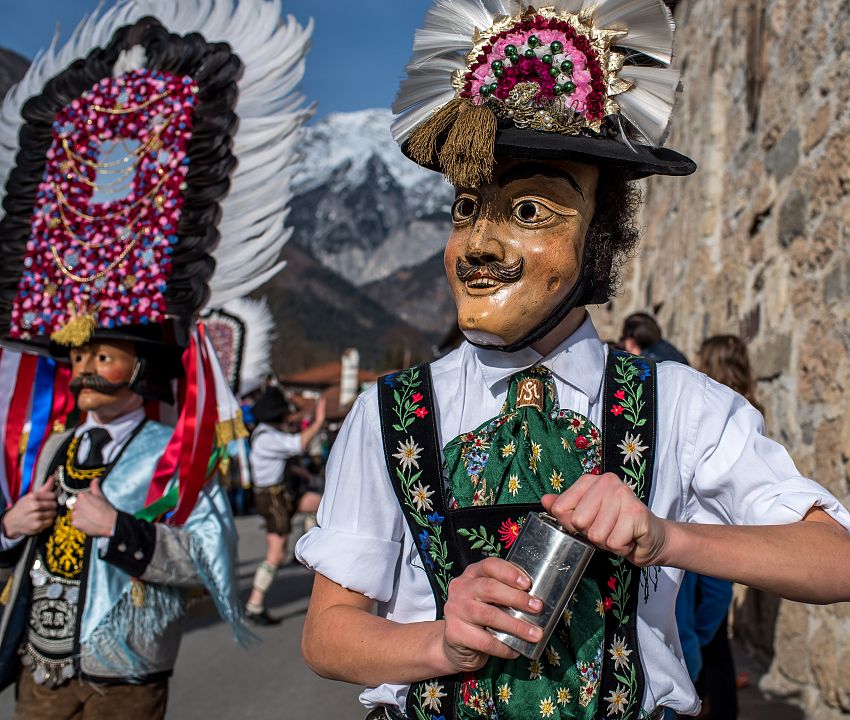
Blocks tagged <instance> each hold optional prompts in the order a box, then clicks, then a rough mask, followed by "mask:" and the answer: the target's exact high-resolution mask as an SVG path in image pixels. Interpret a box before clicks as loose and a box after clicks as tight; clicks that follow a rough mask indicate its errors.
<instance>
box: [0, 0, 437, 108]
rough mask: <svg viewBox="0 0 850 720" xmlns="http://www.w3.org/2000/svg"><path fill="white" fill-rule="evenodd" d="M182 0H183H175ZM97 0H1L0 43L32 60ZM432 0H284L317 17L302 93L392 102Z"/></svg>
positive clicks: (304, 15)
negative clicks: (58, 29) (57, 34)
mask: <svg viewBox="0 0 850 720" xmlns="http://www.w3.org/2000/svg"><path fill="white" fill-rule="evenodd" d="M172 1H173V2H180V0H172ZM97 4H98V2H97V0H30V2H28V3H22V2H14V1H13V0H3V2H2V5H3V22H2V24H0V46H3V47H7V48H10V49H12V50H15V51H16V52H18V53H20V54H21V55H24V56H25V57H28V58H32V57H33V55H35V53H36V52H37V51H38V50H39V49H40V48H42V47H44V46H46V45H47V44H49V43H50V40H51V38H52V36H53V33H54V31H55V29H56V27H57V24H58V26H59V28H60V31H61V35H62V37H63V38H65V37H67V36H68V34H69V33H70V32H71V30H72V29H73V28H74V27H75V26H76V24H77V23H78V22H79V21H80V19H81V18H82V17H83V16H84V15H85V14H87V13H89V12H91V11H92V10H94V8H96V7H97ZM430 4H431V0H350V1H348V0H324V1H322V0H283V8H284V12H285V13H289V14H292V15H294V16H295V17H296V18H298V20H299V21H301V22H302V23H305V22H307V20H308V19H309V18H310V17H313V18H314V20H315V30H314V33H313V47H312V49H311V50H310V54H309V55H308V56H307V74H306V77H305V79H304V83H303V90H304V94H305V95H306V96H307V97H308V98H309V99H310V100H316V101H318V103H319V108H318V116H319V117H321V116H323V115H326V114H327V113H330V112H344V111H349V110H360V109H363V108H370V107H389V105H390V104H391V103H392V100H393V97H394V96H395V91H396V88H397V86H398V81H399V79H400V77H401V74H402V71H403V69H404V64H405V62H407V59H408V57H409V55H410V48H411V46H412V44H413V33H414V32H415V30H416V28H417V27H419V25H420V24H421V23H422V19H423V18H424V16H425V12H426V11H427V9H428V7H429V6H430Z"/></svg>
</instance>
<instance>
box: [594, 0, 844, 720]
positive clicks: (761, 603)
mask: <svg viewBox="0 0 850 720" xmlns="http://www.w3.org/2000/svg"><path fill="white" fill-rule="evenodd" d="M676 20H677V24H678V27H679V33H678V38H677V44H678V48H679V56H678V59H677V62H678V63H679V64H680V66H681V67H682V68H683V70H684V73H683V82H684V87H685V93H684V94H683V96H682V98H681V101H680V106H679V107H678V109H677V112H676V115H675V117H674V122H673V131H672V134H671V137H670V140H669V142H668V145H669V146H670V147H673V148H676V149H677V150H681V151H682V152H685V153H686V154H688V155H690V156H691V157H693V158H694V159H695V160H696V161H697V162H698V163H699V166H700V169H699V171H698V173H697V174H696V175H695V176H693V177H692V178H689V179H685V180H682V179H679V178H653V179H652V180H651V181H649V183H648V184H647V186H646V189H645V197H646V205H645V210H644V216H643V220H642V222H643V225H644V228H645V229H644V233H643V241H642V244H641V249H640V253H639V256H638V257H637V258H635V259H634V260H633V261H632V263H631V266H630V270H629V273H628V275H627V277H626V281H625V283H624V290H623V293H622V294H621V296H620V297H619V298H617V299H616V300H615V301H614V302H613V304H612V305H611V306H609V307H606V308H604V309H600V310H599V311H598V312H594V315H595V317H596V320H597V323H598V325H599V329H600V333H601V334H602V335H603V337H617V336H618V334H619V328H620V323H621V321H622V318H623V317H624V316H625V315H626V314H627V313H628V312H631V311H635V310H644V311H650V312H652V311H657V314H658V317H659V320H660V322H661V325H662V327H663V329H664V332H665V336H666V337H667V338H668V339H670V340H671V341H672V342H673V343H674V344H676V345H678V346H680V347H681V349H682V350H683V351H685V352H686V353H688V354H689V355H690V356H691V357H693V356H694V355H695V353H696V350H697V348H698V347H699V344H700V342H701V340H702V339H703V338H705V337H707V336H709V335H713V334H717V333H738V334H741V335H743V336H744V337H745V338H746V339H747V340H748V341H749V347H750V352H751V358H752V360H753V363H754V367H755V372H756V374H757V377H758V379H759V384H758V400H759V402H760V403H761V404H762V405H763V406H764V408H765V416H766V424H767V432H768V433H769V434H770V435H771V436H773V437H775V438H777V439H778V440H779V441H780V442H782V443H783V444H784V445H785V446H786V447H788V448H789V450H790V451H791V454H792V456H793V457H794V459H795V461H796V463H797V466H798V467H799V469H800V471H801V472H802V473H803V474H805V475H808V476H810V477H812V478H814V479H815V480H817V481H818V482H820V483H822V484H823V485H825V486H826V487H828V488H829V489H830V490H831V491H832V492H833V493H835V495H837V496H838V498H839V499H840V500H842V501H843V502H845V503H847V502H848V501H850V490H848V472H850V412H848V405H850V387H848V386H850V0H683V1H682V2H679V3H678V6H677V8H676ZM835 568H836V572H848V570H850V568H848V560H847V559H846V558H844V559H839V558H836V565H835ZM735 622H736V632H738V633H739V634H741V635H743V636H744V638H745V639H746V640H748V642H749V643H750V645H751V646H752V647H753V648H754V649H755V650H756V651H760V652H761V654H763V655H765V656H766V657H768V658H770V659H771V665H770V672H769V675H768V676H767V677H766V678H765V680H764V681H763V685H764V686H765V689H769V690H771V691H772V692H774V693H776V694H780V695H785V696H787V697H791V698H795V699H796V701H797V702H799V703H800V704H801V705H802V706H803V707H804V708H805V710H806V712H807V715H808V717H810V718H813V719H814V720H832V719H833V718H839V717H847V716H848V714H850V605H838V606H832V607H813V606H806V605H800V604H796V603H791V602H784V601H783V602H778V601H776V600H775V599H772V598H768V597H764V596H763V595H761V594H759V593H756V592H754V591H743V590H742V589H741V591H740V592H739V593H738V595H737V607H736V618H735Z"/></svg>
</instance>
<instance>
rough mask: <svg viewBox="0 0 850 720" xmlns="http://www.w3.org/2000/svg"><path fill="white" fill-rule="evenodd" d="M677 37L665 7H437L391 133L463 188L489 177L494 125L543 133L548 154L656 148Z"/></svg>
mask: <svg viewBox="0 0 850 720" xmlns="http://www.w3.org/2000/svg"><path fill="white" fill-rule="evenodd" d="M673 32H674V26H673V20H672V16H671V14H670V11H669V10H668V8H667V6H666V5H665V4H664V2H662V0H557V1H556V2H551V1H550V2H547V3H545V6H543V7H537V8H536V7H533V6H530V5H529V4H528V3H527V2H518V1H517V0H435V2H434V5H433V6H432V8H431V10H430V11H429V12H428V14H427V16H426V18H425V24H424V27H423V28H422V29H420V30H418V31H417V33H416V39H415V42H414V47H413V57H412V58H411V60H410V63H409V64H408V66H407V77H406V78H405V79H404V81H403V82H402V84H401V87H400V89H399V92H398V96H397V98H396V101H395V104H394V106H393V110H394V112H395V113H396V115H397V117H396V120H395V123H394V125H393V134H394V136H395V138H396V140H397V141H398V142H399V143H400V144H401V145H402V146H403V148H404V150H405V152H406V153H407V154H408V155H409V156H410V157H411V158H412V159H413V160H415V161H416V162H417V163H419V164H421V165H424V166H426V167H430V168H433V169H440V170H442V171H443V172H444V173H445V174H446V176H447V177H448V179H449V180H450V181H451V182H453V183H454V184H456V185H462V186H466V187H472V186H476V185H478V184H480V183H481V182H484V181H487V180H489V179H490V178H491V177H492V168H493V163H494V155H495V151H496V140H497V133H498V132H499V131H500V130H505V129H511V130H520V131H528V132H529V133H540V134H543V135H547V136H550V138H549V140H548V142H544V143H542V144H543V145H547V146H549V147H554V146H557V143H558V140H557V138H558V137H561V138H573V139H575V138H584V139H587V140H593V139H606V140H610V139H617V140H619V141H621V142H622V143H623V146H622V149H626V148H630V149H634V148H635V146H637V145H641V144H645V145H648V146H650V147H652V146H659V145H661V144H662V142H663V140H664V138H665V135H666V132H667V126H668V122H669V119H670V115H671V112H672V108H673V103H674V99H675V95H676V92H677V89H678V87H679V72H678V70H675V69H671V68H670V67H668V66H669V64H670V62H671V60H672V52H673ZM570 144H571V146H573V147H579V145H578V144H577V143H576V142H575V140H572V141H570ZM540 145H541V143H540V142H539V141H537V142H535V143H534V147H539V146H540ZM581 149H582V151H583V153H584V154H585V155H588V156H592V155H593V153H594V150H593V145H592V144H590V143H584V145H583V146H582V147H581ZM607 152H608V153H609V154H610V150H609V151H607ZM615 154H616V153H615ZM624 157H625V158H626V161H628V159H629V156H628V155H626V154H624Z"/></svg>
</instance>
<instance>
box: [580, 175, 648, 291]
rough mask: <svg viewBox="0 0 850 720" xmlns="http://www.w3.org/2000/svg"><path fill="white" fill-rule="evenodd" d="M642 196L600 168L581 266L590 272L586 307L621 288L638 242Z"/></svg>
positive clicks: (624, 177) (626, 181)
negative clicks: (623, 276) (594, 203)
mask: <svg viewBox="0 0 850 720" xmlns="http://www.w3.org/2000/svg"><path fill="white" fill-rule="evenodd" d="M640 204H641V193H640V190H639V189H638V187H637V186H636V185H635V184H634V182H632V181H631V180H630V179H629V177H628V176H627V175H624V174H623V173H622V172H619V171H617V170H614V169H609V168H601V169H600V171H599V181H598V183H597V186H596V210H595V211H594V214H593V219H592V220H591V221H590V225H589V226H588V228H587V235H586V236H585V241H584V263H585V266H586V267H587V268H588V269H589V270H590V272H591V280H592V283H591V284H592V288H588V292H587V293H586V295H587V296H588V299H587V301H586V303H585V304H587V305H595V304H599V303H605V302H608V300H610V299H611V298H612V297H613V296H614V294H615V293H616V292H617V290H618V289H619V286H620V280H621V272H622V269H623V266H624V265H625V263H626V261H628V259H629V258H630V257H631V256H632V254H633V253H634V250H635V248H636V247H637V244H638V240H639V239H640V229H639V227H638V225H637V214H638V210H639V209H640Z"/></svg>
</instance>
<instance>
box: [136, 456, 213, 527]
mask: <svg viewBox="0 0 850 720" xmlns="http://www.w3.org/2000/svg"><path fill="white" fill-rule="evenodd" d="M226 454H227V448H226V447H217V448H216V449H215V450H214V451H213V454H212V457H210V461H209V464H208V465H207V481H209V480H210V478H212V476H213V473H214V472H215V470H216V468H217V467H218V464H219V463H220V462H221V460H222V458H223V457H224V456H225V455H226ZM179 499H180V486H179V484H178V483H172V485H171V487H170V488H169V489H168V490H167V491H166V492H165V494H164V495H163V496H162V497H161V498H160V499H159V500H155V501H154V502H152V503H151V504H150V505H148V506H147V507H144V508H142V509H141V510H139V511H137V512H136V513H134V514H133V517H135V518H136V519H137V520H145V521H147V522H156V521H157V520H158V519H159V518H161V517H162V516H163V515H165V514H166V513H168V512H171V511H172V510H173V509H174V508H176V507H177V501H178V500H179Z"/></svg>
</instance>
